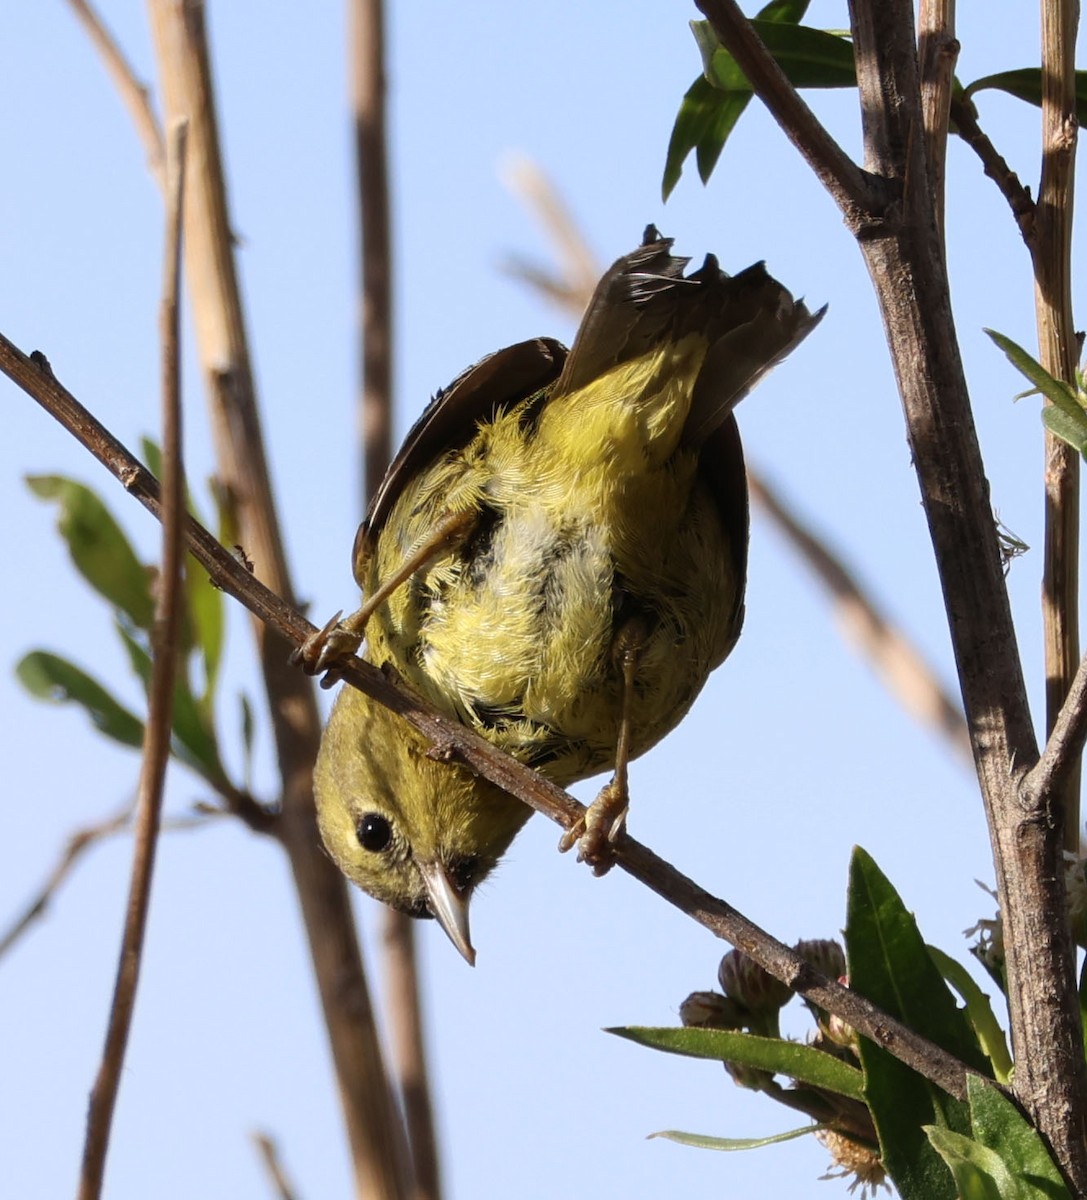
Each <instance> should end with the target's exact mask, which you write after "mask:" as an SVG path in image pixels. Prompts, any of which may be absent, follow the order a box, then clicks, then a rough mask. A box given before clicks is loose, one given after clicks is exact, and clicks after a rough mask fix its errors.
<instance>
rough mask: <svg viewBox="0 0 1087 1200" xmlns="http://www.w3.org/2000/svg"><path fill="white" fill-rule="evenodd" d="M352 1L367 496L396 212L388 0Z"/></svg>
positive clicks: (385, 363)
mask: <svg viewBox="0 0 1087 1200" xmlns="http://www.w3.org/2000/svg"><path fill="white" fill-rule="evenodd" d="M348 8H349V14H348V15H349V30H348V48H349V50H348V52H349V56H350V60H351V62H350V67H351V107H352V110H353V115H354V123H355V170H356V174H357V187H358V201H359V203H358V215H359V227H358V240H359V248H360V253H359V300H358V305H359V351H360V357H361V363H360V366H361V376H360V381H361V395H360V397H359V428H360V430H361V433H362V445H363V480H364V483H363V486H364V489H365V499H366V500H367V501H368V500H369V497H370V496H372V495H373V493H374V491H375V490H376V488H377V485H378V484H379V483H380V482H381V479H382V477H383V476H384V474H385V470H386V468H387V467H388V465H389V458H390V456H391V454H392V395H393V319H392V316H393V305H392V236H391V225H392V220H391V214H390V207H389V163H388V152H387V149H386V137H385V13H384V3H383V0H351V3H350V4H349V5H348Z"/></svg>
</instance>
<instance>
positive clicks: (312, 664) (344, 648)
mask: <svg viewBox="0 0 1087 1200" xmlns="http://www.w3.org/2000/svg"><path fill="white" fill-rule="evenodd" d="M342 616H343V610H342V609H341V611H340V612H338V613H336V615H335V616H334V617H332V618H331V619H330V620H328V621H326V622H325V624H324V625H323V626H322V627H321V628H320V629H318V630H317V632H316V633H314V634H311V635H310V636H309V637H308V638H306V640H305V641H304V642H303V643H302V645H301V646H299V647H298V649H297V650H295V651H294V653H293V654H292V655H291V664H292V665H293V666H296V667H301V668H302V670H303V671H305V673H306V674H307V675H321V674H323V675H324V678H323V679H322V680H321V686H322V687H331V686H332V685H333V684H334V683H335V682H336V681H337V680H338V679H339V678H340V672H339V671H338V670H337V669H336V668H337V666H338V664H340V663H342V662H343V660H344V659H346V658H350V657H351V656H352V655H353V654H354V653H355V651H356V650H358V648H359V646H360V645H361V644H362V635H361V634H358V633H356V632H355V631H354V630H353V629H351V628H349V627H348V626H347V624H346V623H345V622H343V621H341V620H340V618H341V617H342Z"/></svg>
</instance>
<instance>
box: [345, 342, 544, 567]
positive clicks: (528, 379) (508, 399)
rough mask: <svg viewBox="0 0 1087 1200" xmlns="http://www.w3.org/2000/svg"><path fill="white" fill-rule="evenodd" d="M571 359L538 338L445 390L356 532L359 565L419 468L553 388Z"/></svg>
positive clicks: (354, 557) (504, 352) (431, 405)
mask: <svg viewBox="0 0 1087 1200" xmlns="http://www.w3.org/2000/svg"><path fill="white" fill-rule="evenodd" d="M565 361H566V347H565V346H564V345H563V344H562V343H561V342H557V341H555V340H554V339H553V338H532V339H530V340H529V341H527V342H518V343H517V344H516V345H514V346H507V347H506V348H505V349H504V350H498V351H496V352H495V353H494V354H489V355H488V356H487V357H486V358H484V359H481V360H480V361H479V362H477V363H476V364H475V366H472V367H469V368H468V369H467V370H466V371H463V372H462V373H461V374H460V375H458V376H457V378H456V379H454V380H453V382H452V383H451V384H450V385H449V387H447V388H445V389H444V390H443V391H441V392H439V393H438V394H437V395H436V396H435V397H434V399H433V400H431V402H430V403H429V404H428V405H427V406H426V408H425V409H424V410H423V413H422V415H421V416H420V417H419V419H418V420H417V421H416V422H415V424H414V425H413V426H412V427H411V429H410V431H409V432H408V435H407V437H406V438H405V439H404V444H403V445H402V446H401V447H400V450H399V451H398V453H397V455H396V457H395V458H394V459H393V461H392V463H391V464H390V465H389V469H388V470H387V471H386V472H385V478H384V479H382V481H381V483H380V485H379V486H378V489H377V491H376V492H375V493H374V496H373V499H372V500H371V501H370V507H369V509H368V510H367V513H366V518H365V519H364V521H363V522H362V524H361V525H360V526H359V531H358V533H357V534H356V535H355V548H354V551H353V554H352V562H353V563H355V564H358V562H359V560H360V555H361V554H363V553H365V549H366V547H367V545H368V544H369V542H370V541H371V540H372V539H373V538H375V537H376V536H377V535H378V533H380V531H381V529H382V527H383V526H384V524H385V522H386V520H388V517H389V514H390V513H391V512H392V510H393V506H394V505H395V504H396V502H397V500H398V499H399V498H400V494H401V492H403V490H404V486H405V484H406V483H407V482H408V481H409V480H410V479H412V478H413V477H414V475H415V474H416V472H418V471H420V470H422V469H423V468H424V467H425V466H426V465H427V464H428V463H430V462H432V461H433V460H434V459H435V458H437V456H438V455H439V454H441V453H442V452H443V451H446V450H450V449H456V448H457V446H463V445H466V444H467V443H468V442H469V441H470V440H471V438H472V436H473V434H474V433H475V431H476V426H477V425H478V423H479V422H480V421H481V420H485V419H486V418H488V417H490V416H492V415H493V414H494V412H495V411H496V409H497V408H498V407H499V406H502V405H510V404H516V403H517V402H518V401H520V400H524V399H525V398H526V397H528V396H532V395H535V393H537V392H539V391H542V390H543V389H544V388H546V387H548V386H550V385H551V384H552V383H554V381H555V379H556V378H557V377H558V375H559V372H560V371H561V370H562V366H563V363H564V362H565Z"/></svg>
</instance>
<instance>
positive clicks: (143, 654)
mask: <svg viewBox="0 0 1087 1200" xmlns="http://www.w3.org/2000/svg"><path fill="white" fill-rule="evenodd" d="M117 632H118V634H119V635H120V637H121V641H122V642H123V643H124V647H125V650H126V652H127V653H128V660H129V662H130V663H131V665H132V669H133V670H134V671H135V672H136V674H137V675H138V676H139V677H140V679H141V680H142V682H143V685H144V688H145V689H146V688H147V687H148V686H149V685H150V682H151V655H150V654H148V652H147V650H146V649H145V648H144V647H143V646H141V645H140V643H139V642H138V641H137V640H136V639H135V638H134V637H133V636H132V634H131V633H130V632H129V631H128V630H127V629H125V628H124V626H123V625H122V624H121V623H120V622H118V625H117ZM171 734H172V737H171V739H170V751H171V753H172V754H173V756H174V757H175V758H176V759H178V761H179V762H183V763H184V764H185V765H186V766H187V767H189V768H190V769H191V770H193V771H195V772H196V774H197V775H199V776H200V777H201V778H202V779H206V780H207V781H208V783H210V784H211V785H212V787H215V788H217V787H218V786H219V785H220V784H221V783H223V782H224V781H225V780H226V778H227V776H226V772H225V771H224V769H223V764H222V761H221V760H220V758H219V746H218V742H217V741H216V737H215V730H214V728H213V727H212V726H211V725H210V724H209V722H208V720H207V717H206V715H205V713H204V711H203V709H202V708H201V706H200V705H199V704H197V702H196V699H195V698H194V696H193V694H192V691H191V690H190V688H189V685H188V683H187V681H186V680H185V678H184V677H183V675H181V674H180V673H179V674H178V676H177V679H176V680H175V682H174V712H173V721H172V723H171Z"/></svg>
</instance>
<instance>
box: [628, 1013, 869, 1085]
mask: <svg viewBox="0 0 1087 1200" xmlns="http://www.w3.org/2000/svg"><path fill="white" fill-rule="evenodd" d="M605 1032H607V1033H614V1034H617V1035H618V1036H619V1037H624V1038H628V1039H629V1040H630V1041H632V1042H637V1043H638V1044H639V1045H641V1046H649V1047H650V1048H651V1049H654V1050H665V1051H667V1052H668V1053H669V1054H685V1055H687V1056H688V1057H690V1058H709V1059H715V1060H716V1061H718V1062H729V1063H738V1064H739V1065H741V1066H745V1067H754V1068H756V1069H757V1070H760V1071H769V1072H770V1073H771V1074H774V1075H787V1076H788V1077H789V1078H790V1079H796V1080H798V1081H799V1082H801V1083H807V1084H810V1085H811V1086H812V1087H818V1088H823V1089H824V1090H825V1091H828V1092H837V1093H838V1094H839V1095H842V1096H848V1097H850V1099H853V1100H860V1099H862V1098H863V1082H864V1081H863V1078H862V1076H861V1073H860V1071H858V1070H857V1069H856V1067H851V1066H849V1064H848V1063H844V1062H842V1061H841V1060H840V1059H837V1058H833V1057H832V1056H831V1055H829V1054H827V1053H825V1052H824V1051H822V1050H816V1049H815V1047H814V1046H805V1045H803V1044H802V1043H800V1042H786V1041H783V1040H781V1039H780V1038H767V1037H759V1036H757V1035H755V1034H751V1033H738V1032H734V1031H732V1030H724V1029H682V1028H681V1029H661V1028H654V1027H648V1026H644V1025H643V1026H628V1027H626V1028H624V1029H608V1030H606V1031H605Z"/></svg>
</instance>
